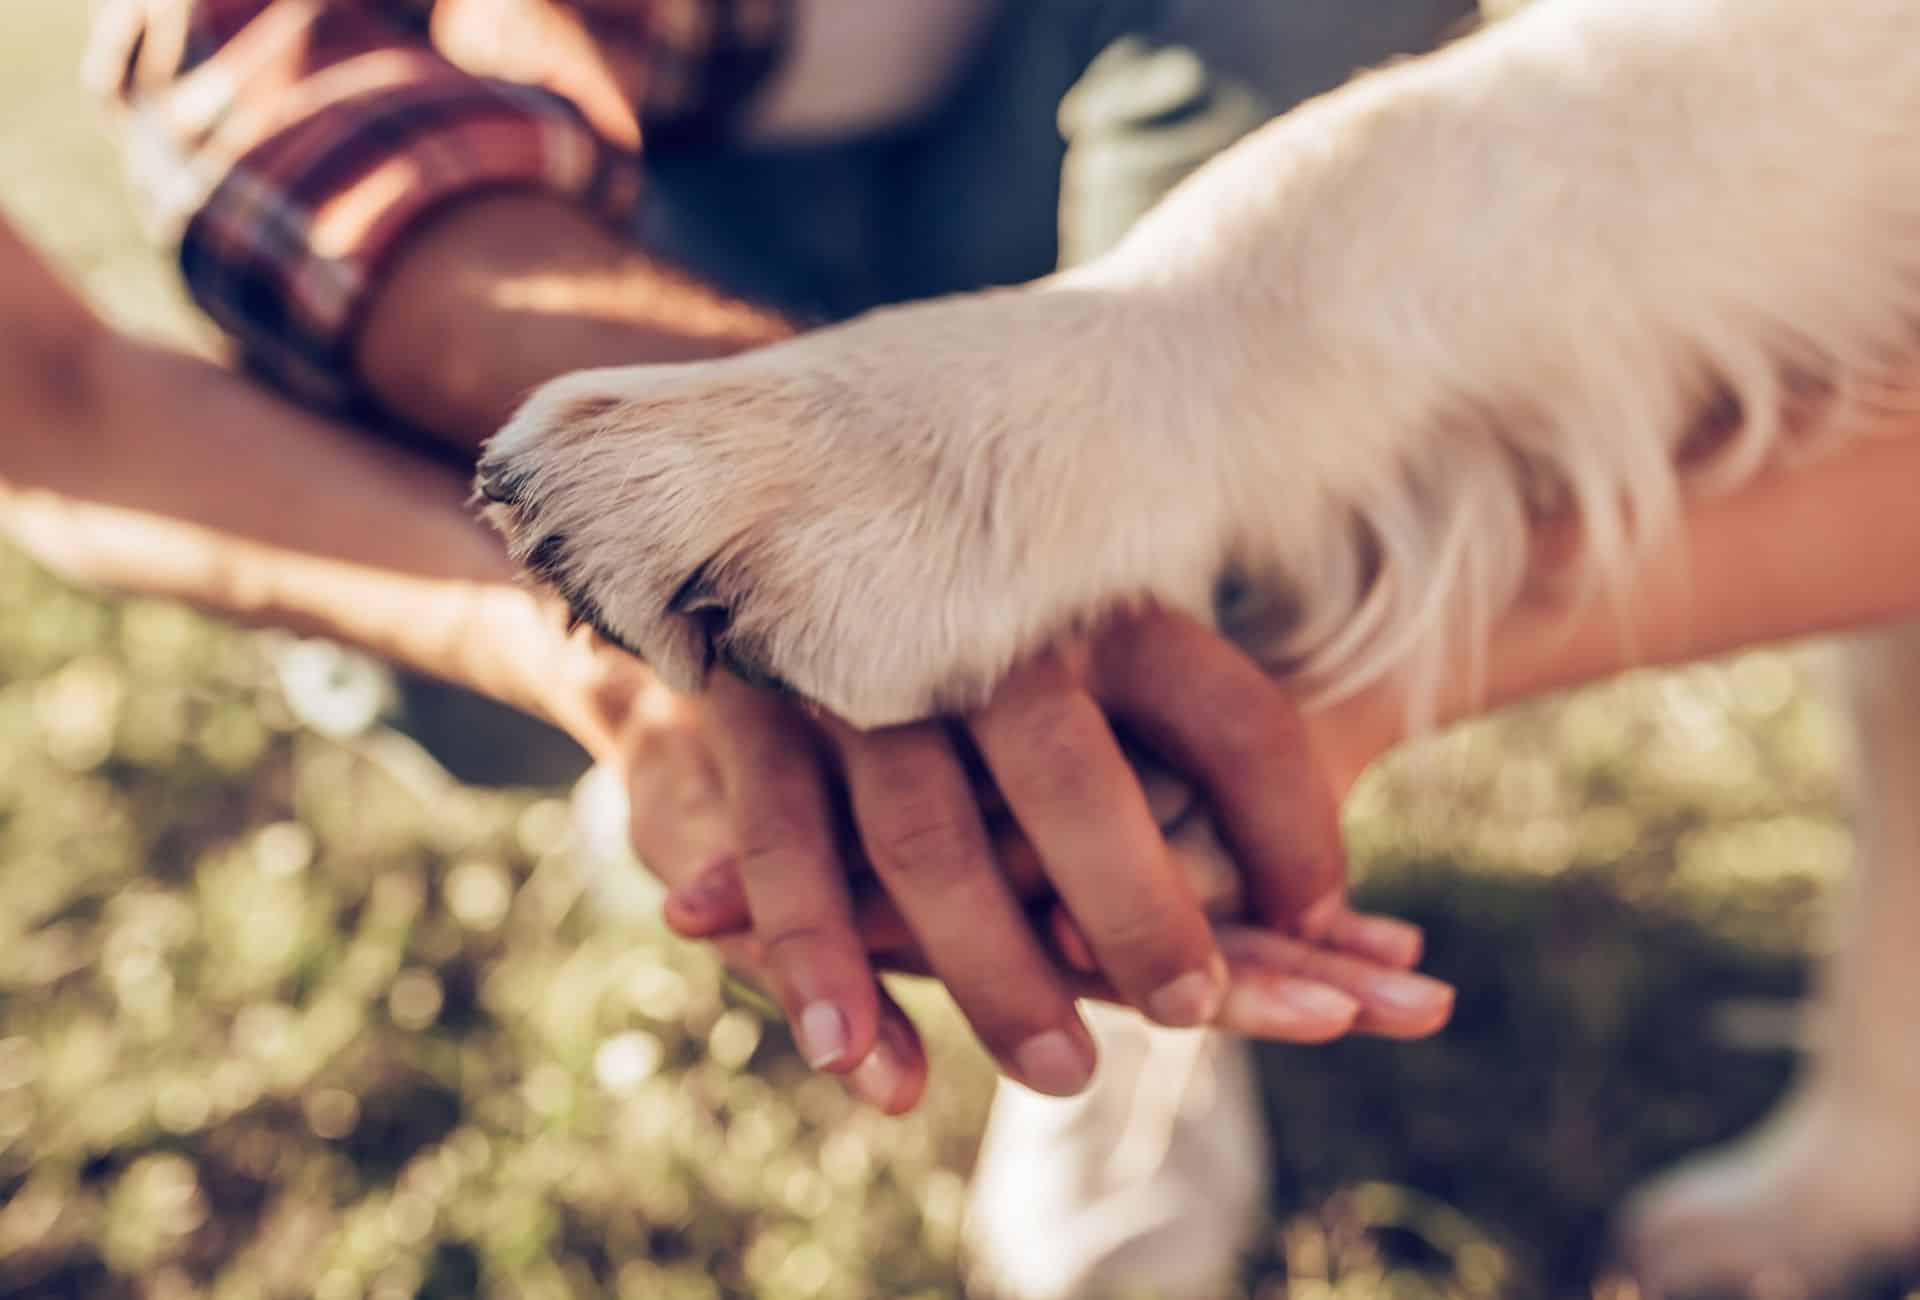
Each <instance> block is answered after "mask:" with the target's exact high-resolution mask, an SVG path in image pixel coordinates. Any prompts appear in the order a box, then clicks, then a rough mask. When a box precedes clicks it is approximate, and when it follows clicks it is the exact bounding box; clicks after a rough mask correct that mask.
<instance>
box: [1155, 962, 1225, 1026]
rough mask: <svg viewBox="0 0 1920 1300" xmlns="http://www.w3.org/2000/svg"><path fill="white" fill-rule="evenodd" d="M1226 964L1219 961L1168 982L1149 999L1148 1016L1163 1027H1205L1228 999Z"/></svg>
mask: <svg viewBox="0 0 1920 1300" xmlns="http://www.w3.org/2000/svg"><path fill="white" fill-rule="evenodd" d="M1226 987H1227V979H1226V969H1225V963H1224V962H1222V961H1221V959H1220V958H1218V957H1215V958H1214V960H1213V962H1212V964H1210V965H1209V967H1208V968H1207V969H1206V970H1194V971H1188V972H1187V973H1186V974H1185V975H1182V976H1180V977H1179V978H1178V979H1172V980H1168V981H1167V982H1166V983H1165V984H1163V985H1161V986H1160V987H1159V988H1158V989H1156V990H1154V992H1153V994H1152V996H1150V997H1148V999H1147V1014H1148V1015H1150V1016H1152V1017H1153V1018H1154V1019H1155V1020H1157V1021H1159V1022H1160V1023H1161V1024H1163V1025H1173V1026H1176V1027H1178V1026H1185V1025H1204V1024H1206V1023H1207V1022H1208V1021H1210V1020H1212V1019H1213V1018H1214V1016H1215V1015H1216V1014H1218V1012H1219V1010H1220V999H1221V998H1222V997H1224V996H1225V995H1226Z"/></svg>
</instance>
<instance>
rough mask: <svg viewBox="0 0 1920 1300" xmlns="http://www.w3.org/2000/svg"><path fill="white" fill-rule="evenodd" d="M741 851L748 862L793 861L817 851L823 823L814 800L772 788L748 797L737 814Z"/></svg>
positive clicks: (736, 821)
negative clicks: (772, 790) (782, 792)
mask: <svg viewBox="0 0 1920 1300" xmlns="http://www.w3.org/2000/svg"><path fill="white" fill-rule="evenodd" d="M734 820H735V823H736V826H737V829H738V832H739V836H740V854H741V857H742V859H743V860H744V861H745V862H746V863H748V864H765V863H767V862H768V861H770V860H771V861H790V860H792V859H794V858H798V857H803V856H808V855H812V854H815V853H818V852H819V851H820V848H821V846H822V845H823V844H824V843H825V838H826V837H825V834H824V826H823V825H822V823H821V820H820V818H819V816H818V815H817V813H816V811H815V809H814V807H813V804H812V801H811V800H806V799H800V798H795V797H793V796H792V795H790V794H789V795H783V794H779V793H775V792H771V791H763V792H760V793H759V794H758V796H757V797H749V798H747V799H746V800H745V801H744V803H742V805H741V806H740V807H739V809H738V811H737V812H736V813H735V817H734Z"/></svg>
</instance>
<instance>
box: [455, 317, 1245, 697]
mask: <svg viewBox="0 0 1920 1300" xmlns="http://www.w3.org/2000/svg"><path fill="white" fill-rule="evenodd" d="M1116 299H1119V296H1118V295H1114V294H1110V293H1106V292H1103V291H1101V290H1097V289H1093V288H1088V287H1068V286H1064V285H1061V284H1049V285H1046V286H1042V287H1036V288H1029V289H1025V290H1019V291H1010V292H1005V293H1000V294H992V295H987V296H984V297H980V298H968V299H954V300H949V301H946V302H938V303H932V304H927V305H923V306H919V307H912V308H904V309H899V310H895V311H890V312H883V313H878V314H876V315H874V316H870V317H867V318H864V319H862V320H860V321H856V322H854V323H852V324H850V325H847V326H843V327H840V328H837V329H831V330H824V331H821V332H819V333H816V334H811V335H807V336H805V337H803V338H800V339H796V340H794V341H792V342H790V343H787V344H784V345H781V346H779V347H775V348H770V349H767V350H765V351H763V352H759V353H754V354H750V355H747V356H743V357H739V358H735V359H732V360H728V361H721V362H713V363H704V364H697V365H685V366H666V367H633V368H625V369H612V370H600V371H590V372H586V373H582V374H576V375H572V376H569V377H567V378H564V379H561V380H558V381H556V382H554V383H552V384H549V385H547V386H546V387H545V388H543V389H541V390H540V391H539V392H538V393H536V394H535V395H534V397H533V398H532V399H531V400H530V401H529V402H528V403H527V404H526V406H525V407H524V408H523V409H522V410H521V411H520V412H519V414H518V415H517V416H516V417H515V419H514V420H513V422H512V423H511V424H510V425H509V426H508V427H507V428H506V429H505V430H504V431H503V432H502V433H501V434H500V435H499V436H498V437H496V438H495V439H494V440H493V442H492V443H491V444H490V445H489V446H488V448H487V450H486V454H485V457H484V459H483V461H482V464H481V469H480V491H481V492H482V494H483V495H485V496H486V497H487V498H488V499H489V500H490V501H491V502H492V503H493V504H492V506H491V510H490V513H491V515H492V517H493V518H494V520H495V521H496V522H497V523H498V524H500V525H501V526H502V527H503V528H504V530H505V531H506V533H507V534H508V537H509V540H510V542H511V544H512V547H513V551H514V554H515V555H516V557H517V558H519V559H520V561H521V562H522V563H523V564H524V565H525V566H526V567H527V568H529V569H530V570H531V571H532V572H534V573H535V575H536V576H538V577H541V578H543V579H545V580H547V581H549V582H551V583H552V584H553V585H554V586H555V587H556V588H558V589H559V590H560V591H561V592H563V593H564V594H565V595H566V597H567V598H568V599H569V601H570V602H571V603H572V604H573V607H574V609H575V611H576V613H577V614H578V615H579V616H580V617H581V618H582V619H584V620H585V621H587V622H590V623H592V624H593V625H595V626H596V627H598V628H599V629H601V631H602V632H603V633H605V634H606V635H607V636H608V637H609V638H611V639H613V640H615V641H617V642H619V643H621V644H624V645H626V646H628V647H629V648H631V649H633V650H635V651H636V652H638V653H639V654H641V655H642V656H644V657H645V658H646V659H648V660H649V661H650V662H652V663H653V665H654V666H655V667H656V669H658V670H659V671H660V672H661V673H662V674H663V675H664V676H665V677H666V678H667V680H668V681H669V682H670V683H671V684H673V685H675V686H676V687H679V688H683V689H685V688H693V687H697V686H698V685H699V684H700V682H701V681H702V680H703V679H704V677H705V675H706V673H707V672H708V671H709V669H710V668H712V667H714V666H716V665H720V666H725V667H729V668H731V669H733V670H735V671H738V672H740V673H742V674H743V675H745V676H747V677H749V678H754V679H761V680H771V681H777V682H779V683H782V684H784V685H786V686H788V687H790V688H791V689H792V690H794V691H795V692H797V693H798V694H800V695H802V696H804V697H806V698H808V699H811V700H814V701H817V702H819V703H821V704H824V705H826V706H827V707H829V708H831V709H833V710H834V711H835V712H837V713H839V714H840V715H841V716H843V717H845V718H847V719H848V720H850V721H852V722H854V723H856V724H858V725H862V726H874V725H882V724H888V723H897V722H902V721H906V720H908V719H912V718H917V717H924V716H927V715H928V714H931V713H937V712H949V711H955V710H960V709H965V708H968V707H971V706H973V705H975V704H977V703H979V702H980V701H982V700H983V699H984V698H985V695H986V693H987V692H988V691H989V690H990V689H991V687H992V686H993V685H994V684H995V683H996V682H997V681H998V680H999V679H1000V678H1001V677H1002V676H1003V675H1004V674H1005V673H1006V671H1007V670H1008V669H1009V668H1010V667H1011V666H1012V664H1013V663H1014V662H1015V661H1016V660H1017V659H1018V658H1019V657H1020V656H1022V655H1023V654H1025V653H1028V652H1030V651H1033V650H1036V649H1038V648H1039V647H1041V646H1043V645H1044V644H1046V643H1047V642H1049V641H1051V640H1053V639H1054V638H1056V637H1057V636H1059V635H1061V634H1063V633H1065V632H1068V631H1071V630H1073V629H1074V628H1076V627H1077V626H1081V625H1084V624H1086V623H1088V622H1090V621H1091V620H1094V619H1096V618H1098V617H1099V616H1101V615H1102V614H1104V613H1107V612H1110V611H1111V610H1112V609H1114V608H1115V607H1116V606H1118V605H1120V604H1122V603H1124V602H1127V601H1131V600H1136V599H1153V600H1156V601H1159V602H1160V603H1162V604H1165V605H1168V606H1170V607H1173V608H1178V609H1183V610H1186V611H1188V612H1190V613H1193V614H1196V615H1200V616H1210V615H1211V612H1212V603H1213V598H1214V588H1215V586H1216V585H1217V584H1218V582H1219V580H1220V578H1221V576H1222V570H1223V568H1224V565H1225V558H1224V551H1225V547H1224V545H1223V543H1222V541H1221V539H1220V538H1219V536H1218V532H1219V529H1218V526H1217V522H1216V521H1218V520H1219V518H1220V516H1221V511H1220V509H1219V508H1218V498H1219V496H1220V495H1221V494H1220V492H1219V491H1218V489H1217V485H1216V484H1215V482H1214V480H1215V478H1217V475H1216V474H1215V473H1214V471H1213V470H1212V469H1211V467H1210V466H1209V465H1208V463H1207V461H1206V459H1205V454H1204V449H1205V446H1206V440H1205V439H1202V438H1192V437H1186V438H1182V437H1177V436H1168V434H1169V432H1170V430H1169V427H1168V424H1167V418H1168V417H1167V416H1166V414H1165V411H1164V408H1165V407H1167V406H1168V404H1169V403H1170V401H1173V400H1175V399H1177V398H1179V395H1180V393H1181V386H1180V385H1178V384H1177V383H1176V384H1167V383H1160V382H1157V381H1156V380H1155V378H1154V376H1153V374H1152V370H1153V367H1152V365H1151V364H1150V359H1151V358H1152V357H1153V356H1154V354H1155V353H1156V352H1157V351H1159V350H1160V347H1159V345H1158V344H1157V343H1156V340H1155V338H1154V336H1153V330H1152V328H1151V326H1150V325H1149V324H1140V325H1136V324H1133V323H1130V317H1129V313H1128V311H1127V310H1126V300H1124V299H1120V300H1116ZM1143 358H1147V360H1143ZM1180 400H1184V399H1180Z"/></svg>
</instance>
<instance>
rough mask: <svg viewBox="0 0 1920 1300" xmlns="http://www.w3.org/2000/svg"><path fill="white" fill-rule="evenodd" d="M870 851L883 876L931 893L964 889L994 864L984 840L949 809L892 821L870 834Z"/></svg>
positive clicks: (890, 819) (926, 811) (892, 819)
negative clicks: (989, 859)
mask: <svg viewBox="0 0 1920 1300" xmlns="http://www.w3.org/2000/svg"><path fill="white" fill-rule="evenodd" d="M867 853H868V855H869V856H870V857H871V858H872V859H873V862H874V866H875V868H876V869H877V870H878V871H879V872H880V873H881V875H882V876H884V877H886V878H887V879H889V880H891V881H894V882H895V883H897V884H899V885H901V886H902V887H911V888H913V889H915V890H917V891H919V892H921V893H928V894H945V893H949V892H951V891H953V890H955V889H959V888H963V887H965V886H966V884H967V883H968V882H969V881H971V880H974V879H976V878H978V877H979V875H980V873H981V870H982V868H984V867H987V866H988V865H989V863H988V859H987V850H986V846H985V843H984V841H983V839H982V837H981V836H979V835H977V834H975V833H973V832H972V831H971V830H970V829H969V828H968V827H967V826H966V825H965V824H964V823H963V822H961V821H960V820H958V819H957V818H955V817H953V816H952V815H951V814H950V813H948V812H947V811H946V810H944V809H925V810H922V811H921V813H920V815H918V816H915V815H913V813H912V810H909V811H908V813H907V814H906V815H896V816H895V817H891V818H888V819H887V823H886V824H884V825H881V826H876V827H875V828H874V829H873V832H872V833H871V834H870V835H869V836H868V843H867Z"/></svg>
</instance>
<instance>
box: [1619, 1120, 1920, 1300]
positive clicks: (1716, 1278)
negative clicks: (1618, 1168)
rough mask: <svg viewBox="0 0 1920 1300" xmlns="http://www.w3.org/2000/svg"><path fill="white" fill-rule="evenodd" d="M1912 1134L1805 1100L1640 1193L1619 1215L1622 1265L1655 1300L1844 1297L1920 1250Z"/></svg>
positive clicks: (1919, 1162) (1918, 1175)
mask: <svg viewBox="0 0 1920 1300" xmlns="http://www.w3.org/2000/svg"><path fill="white" fill-rule="evenodd" d="M1911 1129H1912V1125H1911V1123H1910V1122H1902V1120H1901V1117H1899V1116H1895V1115H1888V1114H1885V1113H1882V1112H1881V1111H1879V1110H1871V1109H1867V1108H1864V1107H1850V1106H1847V1105H1846V1104H1844V1103H1843V1102H1842V1100H1841V1099H1840V1098H1838V1097H1836V1096H1828V1095H1823V1094H1821V1093H1819V1092H1817V1091H1814V1092H1809V1093H1805V1094H1802V1095H1800V1096H1798V1097H1796V1098H1794V1099H1793V1100H1791V1101H1790V1102H1788V1103H1787V1104H1786V1105H1785V1106H1783V1107H1782V1109H1781V1110H1780V1112H1779V1113H1777V1114H1776V1115H1775V1116H1774V1117H1773V1118H1772V1119H1771V1120H1769V1121H1768V1122H1767V1123H1766V1125H1765V1126H1763V1127H1762V1128H1761V1129H1760V1130H1759V1131H1758V1132H1756V1133H1754V1134H1753V1135H1751V1136H1749V1137H1747V1138H1745V1139H1743V1140H1741V1141H1739V1142H1737V1143H1735V1144H1733V1145H1732V1146H1729V1147H1727V1148H1725V1149H1723V1150H1721V1151H1717V1152H1710V1153H1708V1154H1707V1155H1704V1156H1702V1157H1700V1158H1698V1159H1696V1160H1693V1161H1691V1162H1689V1163H1687V1164H1684V1165H1682V1166H1680V1167H1679V1168H1677V1169H1675V1170H1674V1171H1672V1172H1671V1173H1669V1174H1666V1175H1664V1176H1663V1177H1661V1178H1659V1179H1656V1180H1655V1181H1654V1182H1653V1183H1651V1184H1650V1185H1649V1186H1647V1187H1646V1188H1644V1189H1642V1190H1641V1191H1640V1192H1639V1193H1637V1194H1636V1195H1635V1196H1634V1197H1633V1198H1632V1200H1631V1201H1630V1202H1629V1204H1628V1206H1627V1209H1626V1211H1625V1213H1624V1216H1623V1220H1622V1229H1621V1246H1622V1252H1623V1255H1624V1257H1625V1262H1626V1264H1627V1266H1628V1267H1629V1269H1630V1270H1631V1271H1632V1273H1633V1275H1634V1277H1635V1279H1636V1280H1637V1281H1638V1282H1639V1283H1640V1285H1641V1287H1642V1289H1643V1290H1644V1291H1645V1293H1646V1294H1648V1295H1650V1296H1655V1297H1662V1298H1672V1297H1684V1296H1698V1295H1733V1296H1740V1297H1751V1298H1753V1300H1788V1298H1790V1297H1806V1298H1811V1297H1819V1296H1826V1295H1833V1294H1836V1293H1837V1288H1839V1287H1841V1286H1842V1285H1844V1284H1845V1282H1846V1281H1847V1280H1848V1279H1849V1278H1850V1277H1852V1276H1853V1275H1855V1274H1857V1273H1858V1272H1860V1271H1862V1270H1863V1269H1865V1268H1867V1267H1870V1266H1872V1265H1874V1264H1877V1263H1885V1262H1887V1261H1889V1260H1892V1259H1898V1258H1900V1257H1902V1256H1903V1255H1905V1254H1907V1253H1908V1252H1910V1251H1911V1250H1912V1249H1913V1248H1915V1247H1916V1246H1920V1159H1916V1158H1915V1156H1914V1154H1913V1146H1912V1137H1911Z"/></svg>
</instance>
